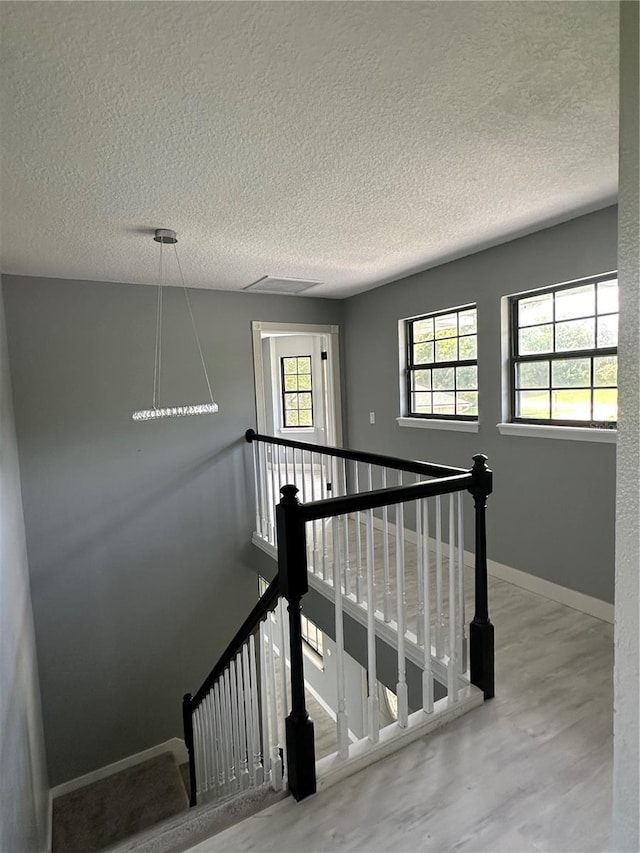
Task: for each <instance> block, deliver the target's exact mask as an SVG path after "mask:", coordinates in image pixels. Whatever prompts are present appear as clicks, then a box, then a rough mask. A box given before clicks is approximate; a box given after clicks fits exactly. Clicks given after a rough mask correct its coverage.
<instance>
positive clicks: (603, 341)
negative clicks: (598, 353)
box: [598, 314, 618, 347]
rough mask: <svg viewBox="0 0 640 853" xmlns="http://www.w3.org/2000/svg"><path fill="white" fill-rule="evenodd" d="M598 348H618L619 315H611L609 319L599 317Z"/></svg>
mask: <svg viewBox="0 0 640 853" xmlns="http://www.w3.org/2000/svg"><path fill="white" fill-rule="evenodd" d="M598 346H599V347H617V346H618V315H617V314H610V315H609V316H607V317H598Z"/></svg>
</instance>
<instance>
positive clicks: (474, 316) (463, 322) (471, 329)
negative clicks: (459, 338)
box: [458, 308, 478, 335]
mask: <svg viewBox="0 0 640 853" xmlns="http://www.w3.org/2000/svg"><path fill="white" fill-rule="evenodd" d="M458 326H459V328H460V334H461V335H471V334H475V333H476V332H477V331H478V311H477V309H476V308H469V310H468V311H461V312H460V313H459V314H458Z"/></svg>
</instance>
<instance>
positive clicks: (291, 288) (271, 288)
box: [242, 275, 323, 294]
mask: <svg viewBox="0 0 640 853" xmlns="http://www.w3.org/2000/svg"><path fill="white" fill-rule="evenodd" d="M322 283H323V282H321V281H310V280H309V279H304V278H279V277H276V276H272V275H265V276H263V277H262V278H259V279H258V281H254V282H253V284H249V285H247V287H243V288H242V289H243V290H250V291H251V292H252V293H254V292H257V293H289V294H291V293H302V292H303V291H304V290H309V288H311V287H317V286H318V285H319V284H322Z"/></svg>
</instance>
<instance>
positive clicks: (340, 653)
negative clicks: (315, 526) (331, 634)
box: [333, 519, 349, 759]
mask: <svg viewBox="0 0 640 853" xmlns="http://www.w3.org/2000/svg"><path fill="white" fill-rule="evenodd" d="M334 521H337V519H334ZM333 599H334V605H335V619H336V673H337V678H336V681H337V691H338V713H337V717H336V726H337V734H338V755H339V756H340V758H342V759H347V758H348V757H349V721H348V719H347V701H346V681H345V674H344V621H343V612H342V586H341V584H340V540H339V539H338V536H337V535H336V536H334V537H333Z"/></svg>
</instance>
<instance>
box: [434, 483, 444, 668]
mask: <svg viewBox="0 0 640 853" xmlns="http://www.w3.org/2000/svg"><path fill="white" fill-rule="evenodd" d="M442 635H443V625H442V506H441V501H440V495H436V657H437V658H438V659H440V658H442V656H443V654H444V650H443V647H442V646H443V636H442Z"/></svg>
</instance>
